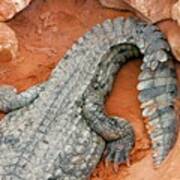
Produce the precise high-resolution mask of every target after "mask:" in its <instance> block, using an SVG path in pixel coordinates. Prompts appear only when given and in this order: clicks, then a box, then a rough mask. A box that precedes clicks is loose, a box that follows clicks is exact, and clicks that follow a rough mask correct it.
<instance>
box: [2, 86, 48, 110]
mask: <svg viewBox="0 0 180 180" xmlns="http://www.w3.org/2000/svg"><path fill="white" fill-rule="evenodd" d="M44 87H45V83H42V84H38V85H35V86H32V87H30V88H29V89H27V90H26V91H24V92H21V93H19V94H18V93H17V90H16V88H15V87H13V86H10V85H2V86H0V111H3V112H10V111H13V110H15V109H18V108H22V107H24V106H26V105H28V104H30V103H31V102H32V101H34V100H35V99H36V98H37V97H38V95H39V92H40V91H42V90H43V88H44Z"/></svg>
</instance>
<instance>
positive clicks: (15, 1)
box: [0, 0, 31, 21]
mask: <svg viewBox="0 0 180 180" xmlns="http://www.w3.org/2000/svg"><path fill="white" fill-rule="evenodd" d="M30 2H31V0H1V1H0V21H6V20H8V19H11V18H12V17H13V16H14V15H15V14H16V13H17V12H19V11H21V10H22V9H24V8H25V7H26V6H27V5H28V4H29V3H30Z"/></svg>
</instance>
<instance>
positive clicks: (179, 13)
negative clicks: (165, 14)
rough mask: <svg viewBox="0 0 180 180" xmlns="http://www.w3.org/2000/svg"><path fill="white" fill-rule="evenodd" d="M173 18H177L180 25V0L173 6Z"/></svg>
mask: <svg viewBox="0 0 180 180" xmlns="http://www.w3.org/2000/svg"><path fill="white" fill-rule="evenodd" d="M172 18H173V19H174V20H176V21H177V22H178V25H179V26H180V0H179V1H178V2H177V3H175V4H174V5H173V7H172Z"/></svg>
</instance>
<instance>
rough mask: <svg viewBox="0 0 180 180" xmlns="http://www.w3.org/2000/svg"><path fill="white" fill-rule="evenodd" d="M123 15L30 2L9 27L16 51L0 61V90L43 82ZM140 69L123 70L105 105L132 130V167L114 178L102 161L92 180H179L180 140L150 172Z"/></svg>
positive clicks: (84, 0) (86, 5) (92, 4)
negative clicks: (97, 29)
mask: <svg viewBox="0 0 180 180" xmlns="http://www.w3.org/2000/svg"><path fill="white" fill-rule="evenodd" d="M122 15H123V16H128V15H130V14H128V13H122V12H119V11H113V10H108V9H105V8H103V7H101V6H100V4H99V3H98V1H97V0H66V1H62V0H34V1H33V3H32V4H31V5H30V6H29V7H28V8H27V9H25V10H24V11H23V12H21V13H20V14H18V15H17V16H16V17H15V18H14V19H13V20H11V21H9V22H8V24H9V26H10V27H12V28H13V29H14V30H15V32H16V34H17V37H18V40H19V45H20V51H19V54H18V57H17V58H16V59H14V60H11V61H6V62H1V61H0V84H11V85H14V86H15V87H17V88H18V90H19V91H22V90H25V89H26V88H28V87H30V86H32V85H33V84H36V83H38V82H42V81H44V80H46V79H47V78H48V76H49V74H50V72H51V70H52V69H53V68H54V67H55V65H56V64H57V62H58V61H59V60H60V58H61V57H62V56H63V55H64V53H65V52H66V50H67V49H68V48H70V47H71V45H72V44H73V42H74V41H75V40H76V39H77V38H78V37H80V36H81V35H83V33H84V32H86V31H88V30H89V29H90V27H92V26H93V25H95V24H96V23H101V22H102V21H103V20H105V19H107V18H113V17H117V16H122ZM140 63H141V61H140V60H135V61H133V62H130V63H128V64H126V65H125V66H124V67H123V68H122V70H121V71H120V72H119V74H118V76H117V78H116V81H115V84H114V88H113V91H112V93H111V95H110V97H109V98H108V99H107V103H106V110H107V112H108V113H109V114H110V115H120V116H123V117H125V118H127V119H128V120H130V122H131V123H132V125H133V126H134V129H135V132H136V145H135V148H134V150H133V151H132V154H131V156H130V161H131V165H130V167H127V166H126V165H122V166H120V167H119V172H118V173H115V172H114V171H113V169H112V165H109V166H108V167H105V166H104V161H103V159H102V161H101V162H100V164H99V165H98V167H97V168H96V170H95V171H94V173H93V175H92V177H91V180H152V179H153V180H179V179H180V172H178V171H179V168H180V165H179V163H180V153H179V152H180V138H178V140H177V143H176V146H175V147H174V148H173V150H172V151H171V153H170V155H169V156H168V157H167V159H166V161H165V162H164V163H163V164H162V166H161V167H160V168H159V169H154V168H153V165H152V159H151V150H150V149H151V148H150V142H149V140H148V138H147V134H146V131H145V129H144V123H143V119H142V117H141V112H140V109H139V102H138V100H137V94H138V92H137V90H136V84H137V76H138V73H139V66H140ZM179 74H180V71H179Z"/></svg>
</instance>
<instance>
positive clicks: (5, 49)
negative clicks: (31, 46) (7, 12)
mask: <svg viewBox="0 0 180 180" xmlns="http://www.w3.org/2000/svg"><path fill="white" fill-rule="evenodd" d="M17 51H18V40H17V38H16V35H15V32H14V31H13V30H12V29H11V28H10V27H9V26H8V25H6V24H5V23H0V63H1V62H7V61H10V60H11V59H13V58H15V57H16V55H17Z"/></svg>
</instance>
